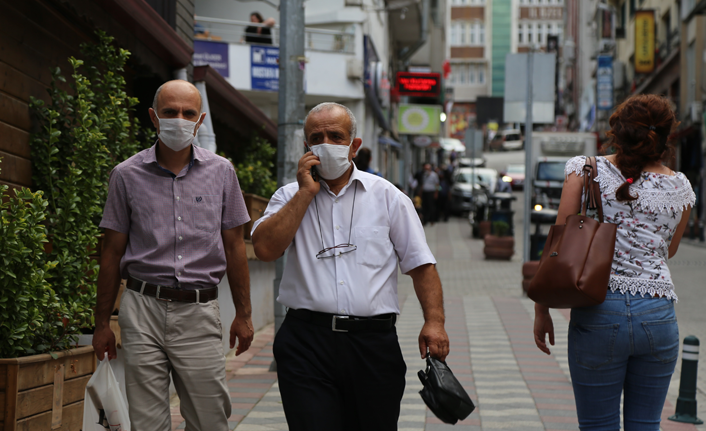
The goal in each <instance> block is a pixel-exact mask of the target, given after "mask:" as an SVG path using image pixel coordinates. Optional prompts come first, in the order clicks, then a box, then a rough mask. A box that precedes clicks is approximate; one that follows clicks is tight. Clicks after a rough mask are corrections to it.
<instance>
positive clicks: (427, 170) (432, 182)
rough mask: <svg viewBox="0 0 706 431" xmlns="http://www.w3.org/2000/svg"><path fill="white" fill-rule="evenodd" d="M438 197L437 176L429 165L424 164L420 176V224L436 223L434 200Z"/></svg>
mask: <svg viewBox="0 0 706 431" xmlns="http://www.w3.org/2000/svg"><path fill="white" fill-rule="evenodd" d="M438 197H439V175H437V174H436V172H434V170H433V169H432V168H431V164H429V163H425V164H424V172H423V174H422V223H423V224H427V223H429V222H431V223H432V224H433V223H434V222H435V221H436V199H437V198H438Z"/></svg>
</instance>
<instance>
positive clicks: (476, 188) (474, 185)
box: [451, 168, 498, 218]
mask: <svg viewBox="0 0 706 431" xmlns="http://www.w3.org/2000/svg"><path fill="white" fill-rule="evenodd" d="M497 182H498V171H496V170H495V169H489V168H459V169H458V170H457V171H456V174H455V175H454V182H453V187H452V188H451V212H452V213H454V214H462V213H464V212H473V213H474V214H475V217H474V218H477V217H478V214H481V216H483V215H484V214H485V212H486V211H485V208H486V207H487V205H488V196H490V195H491V194H493V193H495V188H496V186H497Z"/></svg>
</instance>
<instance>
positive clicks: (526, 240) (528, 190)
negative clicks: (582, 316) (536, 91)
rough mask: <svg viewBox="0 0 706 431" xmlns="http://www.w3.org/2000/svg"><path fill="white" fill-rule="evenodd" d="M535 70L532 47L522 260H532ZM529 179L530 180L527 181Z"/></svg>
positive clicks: (526, 129)
mask: <svg viewBox="0 0 706 431" xmlns="http://www.w3.org/2000/svg"><path fill="white" fill-rule="evenodd" d="M533 71H534V53H533V49H532V48H530V50H529V52H528V53H527V114H526V115H527V116H526V117H525V186H524V192H525V205H524V208H523V218H524V223H523V226H522V261H523V262H529V260H530V242H531V239H530V225H531V224H532V222H531V220H530V219H531V217H532V208H530V206H531V204H532V189H533V188H534V181H533V179H532V74H533ZM527 179H529V181H527Z"/></svg>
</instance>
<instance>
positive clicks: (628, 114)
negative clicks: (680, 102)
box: [606, 94, 679, 202]
mask: <svg viewBox="0 0 706 431" xmlns="http://www.w3.org/2000/svg"><path fill="white" fill-rule="evenodd" d="M609 124H610V130H609V131H608V132H607V133H606V135H607V136H608V137H610V138H611V142H610V144H609V147H612V148H614V149H615V160H616V164H617V165H618V169H620V172H621V173H622V174H623V176H624V177H625V178H626V180H627V181H625V182H624V183H623V184H622V185H621V186H620V187H619V188H618V190H617V191H616V192H615V196H616V197H617V198H618V200H619V201H628V202H630V201H634V200H635V199H637V196H632V195H631V194H630V184H631V183H632V182H633V181H635V180H637V179H638V178H639V177H640V175H641V174H642V171H643V169H644V168H645V166H647V165H648V164H650V163H654V162H658V161H662V160H665V159H667V158H668V157H670V156H671V155H672V153H673V152H674V145H673V144H672V142H671V141H670V139H669V138H670V135H671V134H672V132H673V131H674V129H676V127H677V126H678V125H679V121H677V118H676V117H675V115H674V111H673V110H672V107H671V105H670V102H669V100H668V99H666V98H665V97H662V96H657V95H654V94H641V95H638V96H633V97H631V98H629V99H627V100H626V101H625V102H623V103H622V104H620V106H618V107H617V109H616V110H615V112H614V113H613V115H611V116H610V120H609Z"/></svg>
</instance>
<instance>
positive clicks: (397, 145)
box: [378, 136, 402, 149]
mask: <svg viewBox="0 0 706 431" xmlns="http://www.w3.org/2000/svg"><path fill="white" fill-rule="evenodd" d="M378 143H379V144H380V145H389V146H391V147H393V148H400V149H401V148H402V144H400V143H399V142H397V141H395V140H394V139H391V138H388V137H387V136H379V137H378Z"/></svg>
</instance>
